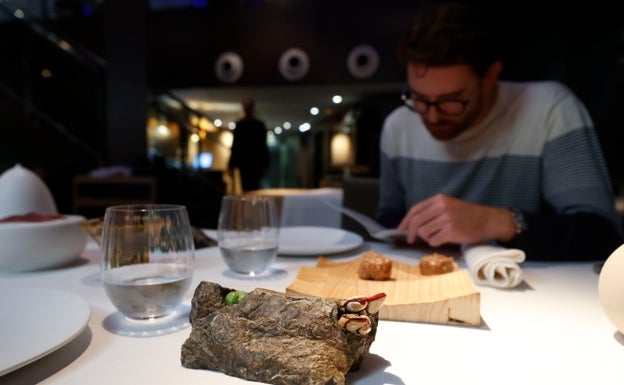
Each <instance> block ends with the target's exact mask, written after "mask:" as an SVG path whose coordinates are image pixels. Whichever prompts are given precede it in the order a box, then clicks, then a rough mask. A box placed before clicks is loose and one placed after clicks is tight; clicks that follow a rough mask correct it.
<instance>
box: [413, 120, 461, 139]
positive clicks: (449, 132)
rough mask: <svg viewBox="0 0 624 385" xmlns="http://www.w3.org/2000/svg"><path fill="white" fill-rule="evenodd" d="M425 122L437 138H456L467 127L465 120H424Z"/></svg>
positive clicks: (428, 129) (432, 134) (430, 132)
mask: <svg viewBox="0 0 624 385" xmlns="http://www.w3.org/2000/svg"><path fill="white" fill-rule="evenodd" d="M423 123H424V124H425V126H426V127H427V131H429V134H431V136H433V137H434V138H435V139H437V140H441V141H446V140H451V139H453V138H455V137H456V136H457V135H459V134H461V133H462V132H464V131H465V130H466V128H467V124H466V121H465V120H463V119H462V120H461V121H457V122H453V121H448V120H447V121H439V122H437V123H431V122H427V121H426V120H423Z"/></svg>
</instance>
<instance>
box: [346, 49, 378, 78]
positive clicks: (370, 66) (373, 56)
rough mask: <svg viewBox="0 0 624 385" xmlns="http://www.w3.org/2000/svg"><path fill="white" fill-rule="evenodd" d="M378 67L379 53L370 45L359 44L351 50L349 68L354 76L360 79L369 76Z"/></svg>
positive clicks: (348, 61)
mask: <svg viewBox="0 0 624 385" xmlns="http://www.w3.org/2000/svg"><path fill="white" fill-rule="evenodd" d="M378 68H379V54H378V53H377V50H376V49H375V48H373V47H371V46H370V45H365V44H363V45H358V46H356V47H354V48H353V49H352V50H351V52H349V56H348V57H347V69H348V70H349V73H350V74H351V75H352V76H353V77H355V78H358V79H366V78H369V77H371V76H372V75H373V74H374V73H375V72H376V71H377V69H378Z"/></svg>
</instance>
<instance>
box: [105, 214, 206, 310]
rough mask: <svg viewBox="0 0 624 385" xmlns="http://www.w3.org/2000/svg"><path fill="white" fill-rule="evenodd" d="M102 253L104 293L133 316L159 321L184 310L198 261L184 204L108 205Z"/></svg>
mask: <svg viewBox="0 0 624 385" xmlns="http://www.w3.org/2000/svg"><path fill="white" fill-rule="evenodd" d="M101 250H102V259H101V264H100V271H101V279H102V283H103V285H104V289H105V290H106V294H107V295H108V298H109V299H110V300H111V302H112V303H113V305H115V307H116V308H117V309H118V310H119V311H120V312H121V313H122V314H123V315H125V316H126V317H127V318H129V319H133V320H146V319H156V318H159V317H163V316H166V315H169V314H172V313H174V312H175V311H176V309H177V308H178V307H179V306H180V304H181V303H182V301H183V299H184V296H185V295H186V293H187V291H188V289H189V287H190V285H191V281H192V278H193V269H194V262H195V248H194V244H193V235H192V231H191V225H190V222H189V218H188V213H187V211H186V208H185V207H184V206H178V205H164V204H146V205H124V206H112V207H108V208H107V209H106V212H105V215H104V223H103V228H102V244H101Z"/></svg>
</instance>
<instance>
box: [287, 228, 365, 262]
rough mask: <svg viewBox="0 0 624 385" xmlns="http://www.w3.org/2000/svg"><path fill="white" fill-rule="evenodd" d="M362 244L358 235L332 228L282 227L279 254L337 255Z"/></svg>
mask: <svg viewBox="0 0 624 385" xmlns="http://www.w3.org/2000/svg"><path fill="white" fill-rule="evenodd" d="M362 242H363V239H362V237H361V236H359V235H358V234H355V233H352V232H350V231H345V230H341V229H336V228H331V227H314V226H294V227H282V228H281V229H280V245H279V251H278V252H279V254H284V255H317V256H318V255H321V254H335V253H340V252H343V251H347V250H351V249H354V248H356V247H358V246H360V245H361V244H362Z"/></svg>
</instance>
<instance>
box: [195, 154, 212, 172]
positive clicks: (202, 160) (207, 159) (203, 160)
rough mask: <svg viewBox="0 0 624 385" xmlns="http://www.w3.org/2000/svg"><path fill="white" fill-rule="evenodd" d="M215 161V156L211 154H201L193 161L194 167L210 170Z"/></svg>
mask: <svg viewBox="0 0 624 385" xmlns="http://www.w3.org/2000/svg"><path fill="white" fill-rule="evenodd" d="M213 160H214V155H212V153H210V152H200V153H199V154H197V156H195V159H193V167H195V168H199V169H209V168H210V167H212V162H213Z"/></svg>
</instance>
